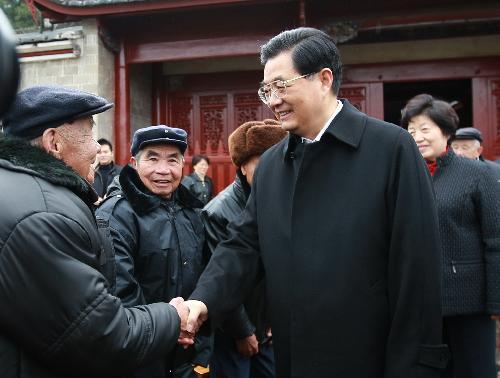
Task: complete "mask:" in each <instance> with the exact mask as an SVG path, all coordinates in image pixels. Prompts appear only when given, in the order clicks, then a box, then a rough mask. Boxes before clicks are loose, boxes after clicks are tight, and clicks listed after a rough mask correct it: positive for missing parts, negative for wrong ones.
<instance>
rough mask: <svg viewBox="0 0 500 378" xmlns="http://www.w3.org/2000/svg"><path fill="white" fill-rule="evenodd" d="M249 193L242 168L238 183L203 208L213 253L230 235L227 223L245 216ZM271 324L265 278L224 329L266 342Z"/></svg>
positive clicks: (236, 337) (237, 177)
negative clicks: (244, 211)
mask: <svg viewBox="0 0 500 378" xmlns="http://www.w3.org/2000/svg"><path fill="white" fill-rule="evenodd" d="M249 195H250V186H249V185H248V183H247V181H246V178H245V176H244V175H243V174H242V173H241V170H238V171H237V176H236V178H235V180H234V182H233V183H232V184H230V185H229V186H228V187H227V188H225V189H224V190H223V191H222V192H220V193H219V194H218V195H217V196H216V197H215V198H214V199H213V200H212V201H210V202H209V203H208V204H207V205H206V206H205V207H204V208H203V210H202V212H201V215H202V220H203V224H204V225H205V234H206V239H207V245H208V247H209V249H210V252H211V253H213V252H214V251H215V249H216V248H217V245H218V244H219V243H220V242H221V241H223V240H226V239H227V238H228V236H229V235H228V229H227V226H228V224H229V223H231V222H233V221H235V220H237V219H239V218H240V217H241V214H242V212H243V210H244V209H245V205H246V203H247V200H248V197H249ZM268 326H269V321H268V320H267V319H266V307H265V284H264V280H262V281H261V282H259V283H258V284H257V285H256V286H255V287H254V288H253V290H252V293H251V294H250V295H249V297H248V298H246V299H245V305H241V306H238V308H237V309H236V310H235V311H233V312H232V313H231V314H229V315H228V316H227V317H226V319H225V320H224V324H223V325H222V329H223V331H224V332H225V333H227V334H229V335H230V336H231V337H233V338H234V339H242V338H245V337H248V336H251V335H252V334H255V335H256V336H257V339H258V340H259V341H262V340H263V339H264V337H265V336H266V328H267V327H268Z"/></svg>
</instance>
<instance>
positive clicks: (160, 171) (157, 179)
mask: <svg viewBox="0 0 500 378" xmlns="http://www.w3.org/2000/svg"><path fill="white" fill-rule="evenodd" d="M131 163H132V166H133V167H134V168H135V169H136V170H137V174H138V175H139V178H140V179H141V181H142V183H143V184H144V186H146V188H148V189H149V190H150V191H151V192H152V193H154V194H156V195H157V196H159V197H162V198H165V199H167V198H170V197H171V196H172V193H173V192H174V191H175V190H176V189H177V187H178V186H179V183H180V182H181V178H182V168H183V167H184V157H183V156H182V154H181V151H180V150H179V148H178V147H176V146H173V145H169V144H158V145H152V146H146V147H144V148H143V149H142V150H140V151H139V154H137V156H136V157H132V159H131Z"/></svg>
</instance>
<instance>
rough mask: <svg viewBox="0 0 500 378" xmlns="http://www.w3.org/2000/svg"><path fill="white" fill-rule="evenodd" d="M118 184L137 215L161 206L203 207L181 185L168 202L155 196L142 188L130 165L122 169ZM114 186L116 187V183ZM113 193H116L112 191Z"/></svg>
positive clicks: (135, 172)
mask: <svg viewBox="0 0 500 378" xmlns="http://www.w3.org/2000/svg"><path fill="white" fill-rule="evenodd" d="M119 183H120V186H121V190H122V192H123V194H124V196H125V198H126V199H127V201H128V202H129V203H130V206H132V209H134V211H135V212H136V213H137V214H139V215H144V214H147V213H150V212H152V211H154V210H155V209H157V208H158V207H160V206H162V205H165V206H167V207H173V206H175V205H176V204H178V205H180V206H181V207H186V208H197V207H203V204H202V203H201V202H200V201H199V200H198V199H197V198H196V197H194V196H193V195H192V194H191V193H190V192H189V190H188V189H187V188H185V187H184V186H183V185H181V184H179V186H178V188H177V189H176V190H175V192H174V194H173V196H172V198H171V199H170V200H166V199H163V198H161V197H159V196H157V195H155V194H154V193H152V192H151V191H150V190H149V189H148V188H146V186H144V184H143V183H142V181H141V179H140V178H139V175H138V174H137V171H136V170H135V169H134V168H133V167H132V166H130V165H126V166H125V167H123V169H122V171H121V173H120V177H119ZM114 184H115V185H116V182H115V183H114ZM113 193H117V192H116V191H113Z"/></svg>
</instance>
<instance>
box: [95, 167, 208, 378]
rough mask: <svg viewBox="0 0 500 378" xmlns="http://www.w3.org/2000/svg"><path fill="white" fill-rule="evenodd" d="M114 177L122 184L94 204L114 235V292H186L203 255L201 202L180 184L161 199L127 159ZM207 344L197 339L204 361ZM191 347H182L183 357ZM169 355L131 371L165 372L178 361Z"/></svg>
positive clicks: (125, 295)
mask: <svg viewBox="0 0 500 378" xmlns="http://www.w3.org/2000/svg"><path fill="white" fill-rule="evenodd" d="M119 183H120V186H121V188H110V189H109V190H108V197H107V198H106V199H105V200H104V202H102V204H101V206H100V207H99V208H98V209H97V217H98V219H100V220H104V221H106V222H108V223H109V227H110V232H111V238H112V241H113V246H114V251H115V259H116V291H115V295H117V296H118V297H120V298H121V300H122V302H123V303H124V305H126V306H136V305H141V304H142V305H144V304H149V303H155V302H160V301H165V302H168V301H170V300H171V299H172V298H175V297H184V298H187V297H188V296H189V295H190V294H191V292H192V291H193V289H194V287H195V285H196V282H197V281H198V277H199V276H200V274H201V272H202V271H203V268H204V267H205V264H206V260H207V256H206V254H205V252H204V243H205V235H204V228H203V224H202V222H201V219H200V215H199V212H200V210H199V209H195V207H201V204H200V203H199V201H198V200H197V199H196V198H195V197H193V196H192V195H191V194H190V193H189V191H188V190H187V189H186V188H184V187H182V185H179V188H178V189H177V190H176V191H175V192H174V195H173V199H172V200H163V199H162V198H161V197H159V196H156V195H154V194H153V193H151V192H150V191H149V190H148V189H147V188H146V187H145V186H144V184H143V183H142V182H141V180H140V178H139V176H138V175H137V172H136V170H135V169H134V168H132V167H131V166H130V165H127V166H125V167H124V168H123V169H122V172H121V173H120V176H119ZM204 342H206V340H204ZM206 348H207V345H206V344H203V345H199V344H197V351H199V352H201V354H200V353H198V355H197V357H196V358H195V360H196V362H197V363H201V364H204V365H206V364H208V360H209V356H208V355H206V353H209V350H208V351H207V349H206ZM177 349H179V348H177ZM181 352H182V350H181ZM194 353H195V352H194V351H193V352H192V353H185V358H186V359H190V358H191V355H192V354H194ZM182 354H184V353H182ZM172 358H175V357H172V356H168V357H167V356H165V358H162V359H161V360H162V361H156V362H155V364H153V365H151V366H149V367H146V368H145V369H143V370H142V371H138V372H136V373H135V375H134V376H141V377H142V376H143V377H148V378H149V377H164V376H165V374H166V373H165V372H166V371H168V370H169V369H170V368H172V366H173V365H176V364H177V362H172V360H171V359H172ZM183 358H184V357H179V359H183ZM184 362H186V361H184ZM152 371H154V373H153V372H152ZM153 374H155V375H153Z"/></svg>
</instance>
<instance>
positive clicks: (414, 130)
mask: <svg viewBox="0 0 500 378" xmlns="http://www.w3.org/2000/svg"><path fill="white" fill-rule="evenodd" d="M408 132H409V133H410V134H411V136H412V137H413V139H415V142H416V143H417V146H418V150H419V151H420V153H421V154H422V157H423V158H424V159H427V160H430V161H434V160H436V159H437V158H438V157H439V156H441V155H443V154H444V153H445V151H446V146H447V145H448V139H449V136H447V135H444V134H443V132H442V131H441V129H440V128H439V126H438V125H437V124H436V123H434V121H432V120H431V119H430V118H429V117H427V116H426V115H423V114H421V115H417V116H415V117H413V118H412V119H410V122H408Z"/></svg>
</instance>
